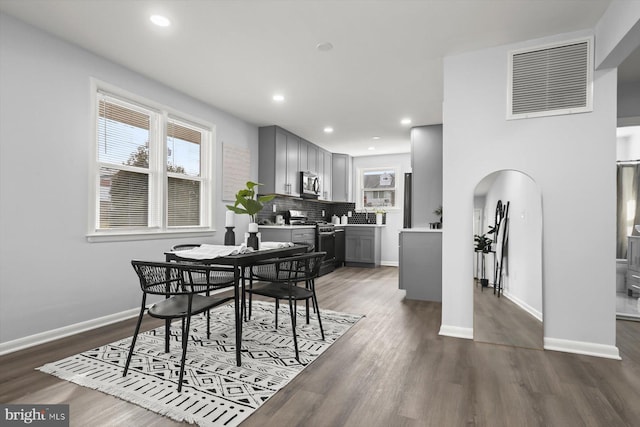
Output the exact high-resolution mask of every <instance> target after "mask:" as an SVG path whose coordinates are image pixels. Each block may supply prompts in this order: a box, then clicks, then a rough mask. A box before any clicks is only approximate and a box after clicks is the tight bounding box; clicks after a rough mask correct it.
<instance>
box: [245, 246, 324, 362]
mask: <svg viewBox="0 0 640 427" xmlns="http://www.w3.org/2000/svg"><path fill="white" fill-rule="evenodd" d="M325 255H326V252H312V253H305V254H303V255H295V256H291V257H286V258H277V259H272V260H269V261H265V262H262V263H259V264H258V265H256V266H255V267H253V273H252V277H253V278H259V279H260V280H263V281H266V282H265V283H261V282H258V283H256V284H253V286H251V287H250V288H248V289H245V292H247V293H249V294H250V295H253V294H255V295H261V296H265V297H270V298H275V300H276V320H275V322H276V327H277V325H278V307H279V301H280V300H287V301H288V302H289V315H290V316H291V328H292V330H293V344H294V346H295V351H296V360H297V361H298V362H299V361H300V355H299V352H298V338H297V335H296V302H297V301H300V300H305V301H309V300H311V302H312V304H313V308H314V310H315V312H316V314H317V315H318V324H319V326H320V334H321V336H322V339H323V340H324V330H323V329H322V320H321V318H320V309H319V308H318V299H317V298H316V291H315V279H316V278H317V277H318V274H319V272H320V264H321V263H322V260H323V259H324V257H325ZM299 283H304V284H305V286H298V284H299ZM308 322H309V311H308V310H307V323H308Z"/></svg>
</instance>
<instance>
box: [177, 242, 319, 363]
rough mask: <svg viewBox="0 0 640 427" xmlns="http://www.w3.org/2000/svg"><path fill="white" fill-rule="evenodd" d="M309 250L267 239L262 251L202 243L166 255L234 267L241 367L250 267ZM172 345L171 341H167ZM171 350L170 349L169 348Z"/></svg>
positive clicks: (300, 246) (238, 349) (304, 247)
mask: <svg viewBox="0 0 640 427" xmlns="http://www.w3.org/2000/svg"><path fill="white" fill-rule="evenodd" d="M307 250H308V246H307V245H301V244H294V243H288V244H277V243H276V242H264V244H263V245H262V247H261V248H260V249H258V250H253V249H251V248H249V249H247V248H246V247H244V246H237V247H234V246H223V245H200V246H199V247H196V248H194V249H192V250H181V251H167V252H165V258H166V261H167V262H189V263H201V264H205V265H226V266H233V271H234V273H233V280H234V286H233V296H234V306H235V307H234V308H235V332H236V336H235V341H236V345H235V352H236V365H237V366H241V364H242V357H241V349H242V313H243V310H242V307H244V301H245V300H244V289H245V279H246V274H245V273H246V270H247V268H250V267H251V266H254V265H255V264H256V263H258V262H260V261H264V260H268V259H275V258H282V257H288V256H293V255H297V254H300V253H304V252H306V251H307ZM169 323H170V322H169V321H167V322H166V324H165V329H166V336H167V337H168V336H169ZM165 345H166V346H167V347H168V345H169V342H168V340H167V341H166V344H165ZM166 351H167V352H168V351H169V349H168V348H167V349H166Z"/></svg>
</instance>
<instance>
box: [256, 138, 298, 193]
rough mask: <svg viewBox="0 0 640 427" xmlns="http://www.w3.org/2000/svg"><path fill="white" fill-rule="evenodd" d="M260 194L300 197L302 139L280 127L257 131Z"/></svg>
mask: <svg viewBox="0 0 640 427" xmlns="http://www.w3.org/2000/svg"><path fill="white" fill-rule="evenodd" d="M258 140H259V146H258V150H259V164H258V179H259V181H260V182H261V183H262V184H263V186H262V187H261V188H260V189H259V190H260V193H261V194H283V195H288V196H300V176H299V175H300V174H299V172H300V169H299V162H300V138H299V137H297V136H296V135H294V134H292V133H291V132H288V131H286V130H284V129H282V128H280V127H278V126H266V127H261V128H260V129H259V131H258Z"/></svg>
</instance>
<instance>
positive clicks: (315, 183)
mask: <svg viewBox="0 0 640 427" xmlns="http://www.w3.org/2000/svg"><path fill="white" fill-rule="evenodd" d="M319 194H320V179H319V178H318V175H316V174H314V173H313V172H300V196H301V197H304V198H307V199H317V198H318V195H319Z"/></svg>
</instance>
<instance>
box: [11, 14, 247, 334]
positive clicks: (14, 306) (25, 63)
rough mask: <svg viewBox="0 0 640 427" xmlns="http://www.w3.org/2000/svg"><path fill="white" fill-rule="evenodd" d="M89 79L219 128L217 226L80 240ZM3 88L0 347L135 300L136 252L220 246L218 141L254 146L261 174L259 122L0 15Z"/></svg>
mask: <svg viewBox="0 0 640 427" xmlns="http://www.w3.org/2000/svg"><path fill="white" fill-rule="evenodd" d="M90 77H95V78H98V79H100V80H102V81H105V82H108V83H111V84H113V85H116V86H118V87H120V88H122V89H125V90H127V91H129V92H132V93H135V94H136V95H139V96H142V97H145V98H148V99H150V100H153V101H156V102H158V103H161V104H164V105H167V106H170V107H172V108H174V109H176V110H179V111H182V112H184V113H187V114H189V115H191V116H194V117H197V118H200V119H202V120H206V121H208V122H211V123H214V124H215V125H216V135H217V146H216V150H215V155H216V158H215V163H214V164H215V165H216V176H217V179H216V183H215V185H216V191H217V197H216V198H215V199H214V201H215V204H216V207H215V225H216V227H217V229H218V230H221V231H220V232H216V233H215V235H213V236H212V237H208V238H207V237H205V238H198V239H188V238H182V239H166V240H145V241H133V242H109V243H106V242H105V243H88V242H87V240H86V238H85V234H86V231H87V220H88V211H87V209H88V206H89V201H88V194H89V189H88V185H89V180H90V177H89V169H88V162H89V158H90V157H89V149H90V146H91V144H92V143H93V139H92V135H91V111H92V105H91V102H90V100H91V98H90V86H89V79H90ZM185 78H188V76H186V75H185ZM0 93H1V94H2V95H1V96H0V343H5V342H7V341H11V340H16V339H18V338H22V337H26V336H30V335H32V334H36V333H40V332H44V331H49V330H52V329H55V328H60V327H63V326H66V325H72V324H75V323H79V322H83V321H88V320H90V319H95V318H98V317H101V316H107V315H112V314H114V313H119V312H122V311H125V310H128V309H132V308H135V307H138V306H139V304H140V289H139V286H138V284H137V279H136V276H135V274H134V272H133V269H132V268H131V266H130V260H131V259H134V258H137V259H153V260H160V259H162V258H163V252H164V251H165V250H168V249H169V248H170V247H171V246H172V245H173V244H175V243H178V242H183V241H198V242H204V241H207V242H216V243H221V242H222V240H223V231H224V227H223V226H224V211H225V208H224V206H223V204H222V203H221V202H220V194H221V186H222V180H221V176H222V175H221V173H222V168H221V167H222V163H221V159H222V156H221V149H222V144H221V143H222V142H225V143H230V144H234V145H237V146H242V147H249V148H250V149H251V152H252V159H251V164H252V178H253V179H257V175H258V174H257V164H258V162H257V155H258V149H257V148H258V145H257V144H258V130H257V128H256V127H255V126H252V125H249V124H247V123H245V122H243V121H241V120H239V119H237V118H234V117H232V116H230V115H228V114H226V113H224V112H222V111H220V110H218V109H216V108H213V107H211V106H209V105H205V104H203V103H201V102H199V101H197V100H195V99H193V98H190V97H187V96H185V95H183V94H181V93H178V92H176V91H174V90H172V89H171V88H168V87H165V86H163V85H161V84H159V83H157V82H154V81H151V80H149V79H147V78H144V77H142V76H140V75H138V74H136V73H134V72H132V71H130V70H127V69H125V68H122V67H120V66H118V65H116V64H114V63H112V62H109V61H107V60H105V59H103V58H100V57H97V56H95V55H93V54H91V53H89V52H87V51H85V50H82V49H80V48H78V47H76V46H73V45H70V44H68V43H66V42H63V41H61V40H59V39H56V38H52V37H50V36H48V35H47V34H45V33H43V32H41V31H39V30H36V29H34V28H32V27H29V26H26V25H24V24H23V23H21V22H20V21H17V20H15V19H14V18H11V17H9V16H7V15H2V14H0ZM239 226H240V225H239Z"/></svg>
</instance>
